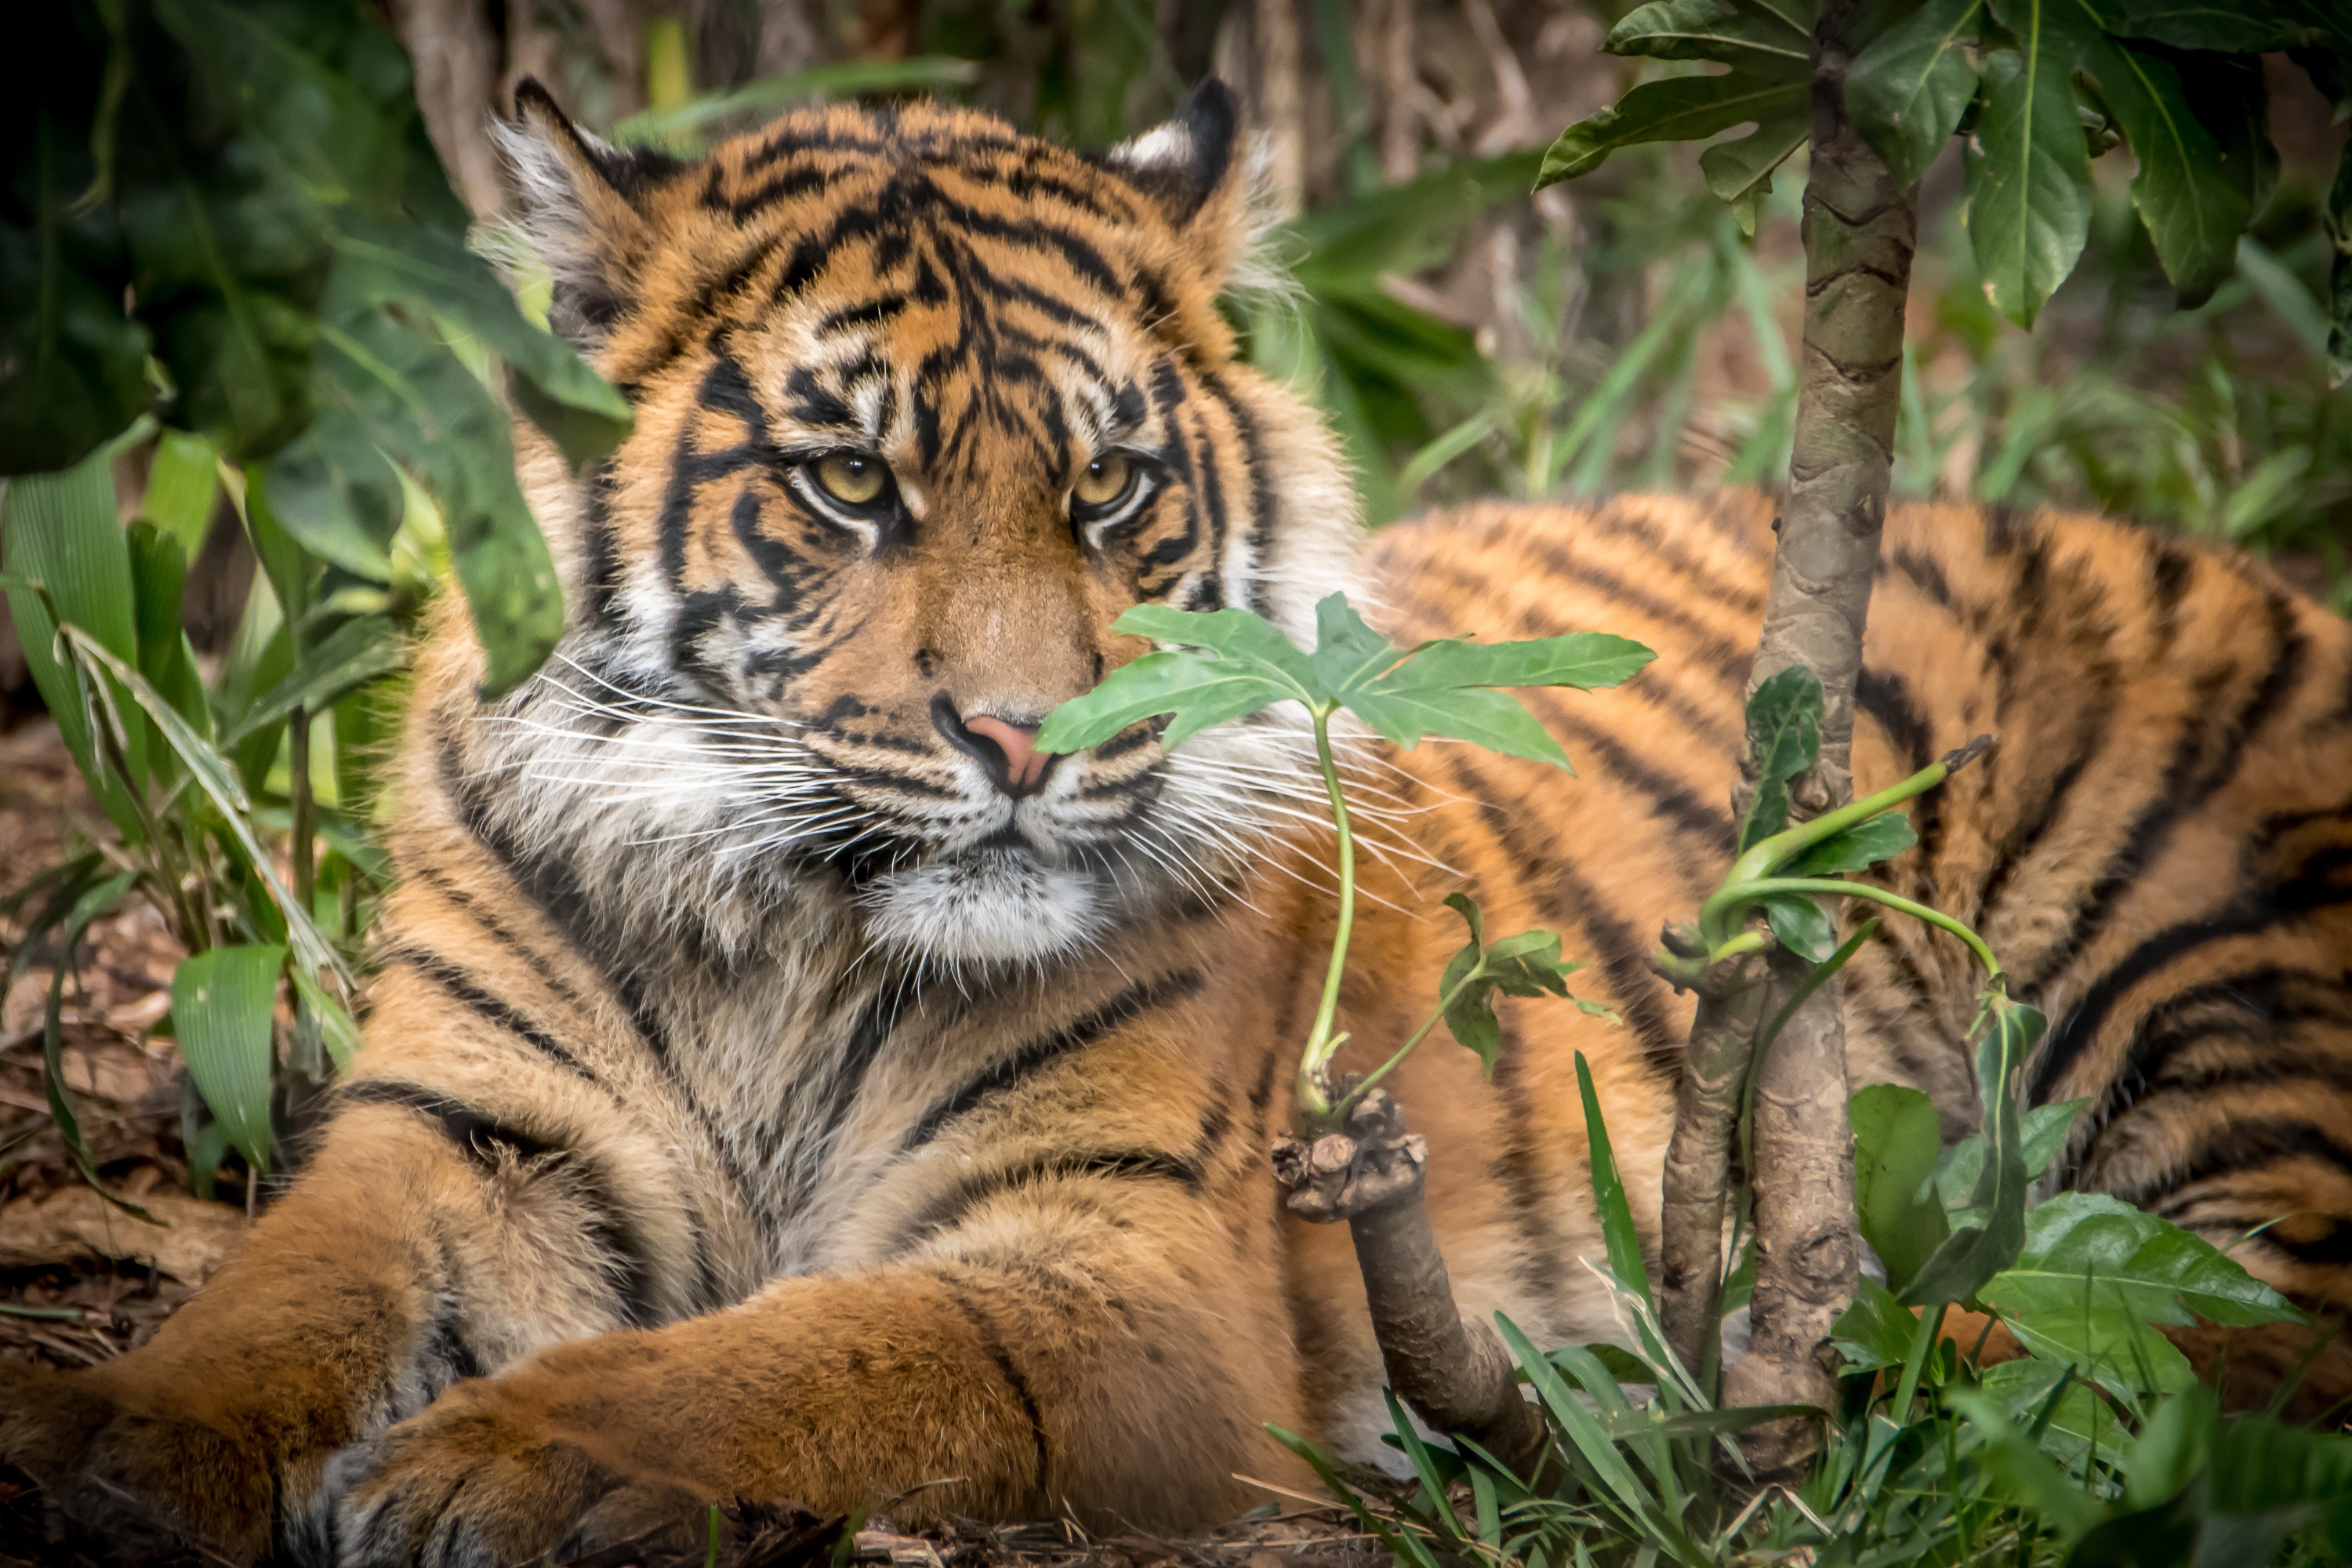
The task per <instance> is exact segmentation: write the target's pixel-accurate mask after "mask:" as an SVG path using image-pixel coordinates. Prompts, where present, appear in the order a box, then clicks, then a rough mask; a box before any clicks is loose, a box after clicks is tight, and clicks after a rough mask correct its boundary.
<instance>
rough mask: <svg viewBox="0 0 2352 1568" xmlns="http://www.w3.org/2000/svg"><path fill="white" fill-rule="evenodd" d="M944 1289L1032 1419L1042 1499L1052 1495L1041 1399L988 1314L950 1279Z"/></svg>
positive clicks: (1050, 1456) (1050, 1459)
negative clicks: (1040, 1406)
mask: <svg viewBox="0 0 2352 1568" xmlns="http://www.w3.org/2000/svg"><path fill="white" fill-rule="evenodd" d="M940 1289H942V1290H944V1291H946V1292H947V1298H948V1300H950V1301H953V1302H954V1303H955V1304H956V1310H958V1311H961V1313H962V1314H963V1315H964V1318H965V1320H966V1321H969V1322H970V1323H971V1331H972V1333H973V1335H974V1336H975V1337H977V1338H978V1339H979V1341H980V1348H981V1349H982V1351H984V1352H987V1355H988V1359H989V1360H990V1361H992V1362H993V1363H995V1365H996V1373H997V1375H998V1376H1000V1377H1002V1378H1003V1379H1004V1385H1005V1386H1006V1387H1007V1388H1010V1389H1011V1390H1012V1391H1013V1398H1015V1399H1017V1400H1019V1401H1020V1403H1021V1413H1022V1414H1023V1415H1025V1416H1027V1417H1028V1419H1029V1436H1030V1440H1031V1442H1032V1443H1034V1445H1035V1447H1036V1453H1037V1496H1038V1498H1039V1499H1040V1500H1044V1499H1045V1498H1047V1497H1048V1496H1050V1495H1051V1494H1050V1493H1049V1492H1048V1491H1047V1489H1046V1487H1047V1478H1048V1477H1049V1476H1051V1475H1052V1474H1053V1450H1052V1449H1051V1448H1050V1447H1048V1446H1047V1444H1046V1441H1045V1416H1044V1415H1042V1414H1041V1413H1040V1412H1039V1411H1038V1409H1037V1396H1036V1395H1035V1394H1032V1393H1031V1392H1030V1391H1029V1380H1028V1379H1027V1378H1026V1377H1024V1376H1023V1375H1022V1373H1021V1369H1020V1368H1019V1367H1018V1366H1016V1365H1015V1364H1013V1352H1010V1351H1008V1350H1006V1349H1005V1348H1004V1341H1003V1338H1002V1337H1001V1336H999V1335H998V1333H997V1331H996V1325H995V1324H994V1323H992V1322H991V1321H989V1319H988V1315H987V1314H986V1313H984V1312H982V1310H980V1308H979V1307H978V1306H977V1305H976V1304H974V1302H973V1301H972V1300H971V1297H969V1296H967V1295H965V1294H964V1293H963V1292H962V1291H961V1290H960V1289H957V1288H956V1287H955V1286H953V1285H950V1284H949V1283H948V1282H947V1281H946V1280H944V1279H942V1280H941V1281H940Z"/></svg>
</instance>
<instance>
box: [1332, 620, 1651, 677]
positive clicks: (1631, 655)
mask: <svg viewBox="0 0 2352 1568" xmlns="http://www.w3.org/2000/svg"><path fill="white" fill-rule="evenodd" d="M1657 657H1658V656H1657V654H1656V652H1655V651H1654V650H1653V649H1650V648H1647V647H1643V646H1642V645H1641V644H1640V643H1637V642H1634V641H1633V640H1632V639H1631V638H1628V637H1612V636H1611V635H1610V634H1609V633H1607V632H1570V633H1569V634H1568V635H1567V636H1565V637H1537V638H1534V639H1531V640H1529V641H1526V642H1496V643H1482V642H1470V641H1467V640H1465V639H1464V638H1461V637H1444V638H1441V639H1439V640H1438V641H1436V642H1432V643H1426V644H1424V645H1423V646H1422V647H1420V648H1418V649H1416V650H1415V651H1414V652H1413V653H1412V656H1411V658H1409V659H1408V660H1407V661H1406V662H1405V663H1404V664H1402V665H1401V666H1400V667H1398V668H1397V669H1396V670H1395V671H1394V672H1393V674H1392V675H1391V677H1389V678H1388V679H1383V680H1381V681H1380V682H1378V684H1379V685H1381V686H1382V687H1384V688H1385V687H1389V686H1391V685H1402V684H1412V685H1420V686H1445V687H1461V686H1492V687H1518V686H1568V687H1573V688H1575V689H1577V690H1579V691H1591V690H1596V689H1601V688H1603V687H1611V686H1622V685H1623V684H1624V683H1625V682H1626V681H1628V680H1631V679H1633V677H1634V676H1636V675H1638V674H1639V673H1641V670H1642V668H1643V666H1644V665H1646V664H1648V663H1649V662H1650V661H1651V660H1653V659H1654V658H1657ZM1334 689H1335V690H1337V688H1334Z"/></svg>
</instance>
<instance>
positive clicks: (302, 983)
mask: <svg viewBox="0 0 2352 1568" xmlns="http://www.w3.org/2000/svg"><path fill="white" fill-rule="evenodd" d="M287 973H288V975H289V978H291V979H292V980H293V982H294V990H295V994H297V995H299V997H300V998H301V999H302V1005H303V1006H305V1007H306V1008H308V1009H310V1013H311V1014H312V1016H315V1017H316V1018H317V1019H318V1020H319V1032H320V1038H321V1039H323V1040H324V1041H325V1042H326V1045H327V1056H328V1058H330V1059H331V1060H332V1061H333V1062H334V1064H335V1070H336V1071H337V1072H342V1071H344V1070H345V1069H347V1068H350V1066H351V1065H352V1058H353V1057H355V1056H357V1055H358V1054H359V1048H360V1026H359V1025H358V1024H357V1023H355V1022H354V1021H353V1020H352V1015H351V1013H350V1011H349V1009H347V1008H345V1007H344V1005H342V1003H341V1001H339V1000H338V999H337V998H336V996H335V994H334V993H333V992H331V991H330V990H328V989H327V987H326V985H325V984H323V983H322V982H321V981H320V979H319V977H318V976H317V975H316V974H314V973H311V972H310V971H309V970H307V969H305V968H303V967H302V966H301V965H300V964H299V963H297V964H294V965H292V966H291V967H290V968H289V970H288V972H287Z"/></svg>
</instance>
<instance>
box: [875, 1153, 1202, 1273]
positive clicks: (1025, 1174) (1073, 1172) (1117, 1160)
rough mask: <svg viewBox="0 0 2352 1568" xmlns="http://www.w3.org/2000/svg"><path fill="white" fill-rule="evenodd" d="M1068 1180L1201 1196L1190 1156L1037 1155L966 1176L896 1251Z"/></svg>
mask: <svg viewBox="0 0 2352 1568" xmlns="http://www.w3.org/2000/svg"><path fill="white" fill-rule="evenodd" d="M1069 1177H1098V1178H1101V1179H1104V1180H1108V1181H1126V1182H1173V1183H1175V1184H1177V1185H1179V1186H1181V1187H1183V1188H1185V1189H1186V1190H1188V1191H1191V1192H1199V1191H1200V1190H1201V1184H1202V1169H1201V1165H1200V1163H1199V1162H1198V1161H1196V1160H1194V1159H1193V1158H1192V1157H1191V1156H1188V1155H1181V1154H1171V1153H1167V1152H1164V1151H1161V1150H1159V1149H1080V1150H1063V1151H1059V1152H1054V1153H1048V1154H1038V1155H1034V1156H1032V1157H1031V1158H1029V1159H1026V1160H1018V1161H1015V1162H1013V1163H1012V1164H1009V1165H1004V1166H1001V1167H999V1168H998V1169H996V1170H993V1171H989V1172H985V1173H982V1174H980V1175H976V1176H967V1177H965V1178H964V1179H963V1180H962V1181H961V1182H958V1183H957V1184H955V1186H954V1187H952V1188H950V1190H949V1191H947V1192H946V1193H943V1194H940V1196H939V1197H937V1198H934V1199H933V1200H932V1201H931V1202H929V1203H928V1204H925V1205H923V1206H922V1208H920V1209H919V1210H918V1211H917V1212H916V1214H915V1215H914V1217H913V1218H912V1219H909V1220H908V1222H907V1223H906V1225H905V1226H902V1227H901V1228H900V1229H899V1232H898V1237H897V1238H896V1239H895V1241H894V1242H893V1243H892V1247H893V1250H894V1251H904V1250H905V1249H906V1248H908V1247H912V1246H914V1245H915V1244H916V1243H918V1242H920V1241H925V1240H928V1239H929V1238H930V1237H934V1236H937V1235H938V1234H939V1233H940V1232H941V1231H943V1230H952V1229H954V1228H955V1227H956V1226H958V1225H960V1224H961V1223H962V1221H963V1218H964V1216H965V1215H968V1214H970V1213H971V1211H972V1210H973V1209H975V1208H978V1207H979V1206H980V1205H982V1204H983V1203H986V1202H987V1201H988V1200H989V1199H991V1198H992V1197H996V1196H998V1195H1000V1194H1004V1193H1009V1192H1013V1191H1015V1190H1017V1189H1019V1188H1023V1187H1030V1186H1035V1185H1036V1184H1039V1183H1041V1182H1053V1181H1061V1180H1064V1179H1066V1178H1069Z"/></svg>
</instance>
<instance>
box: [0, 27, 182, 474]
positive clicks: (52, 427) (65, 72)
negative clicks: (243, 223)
mask: <svg viewBox="0 0 2352 1568" xmlns="http://www.w3.org/2000/svg"><path fill="white" fill-rule="evenodd" d="M11 22H12V28H11V37H10V40H9V48H10V52H11V53H12V54H13V55H15V56H16V58H17V59H19V60H21V61H23V62H25V64H26V67H27V68H26V69H22V70H19V71H15V72H12V73H11V74H10V77H9V90H8V91H7V92H5V94H0V149H5V153H0V157H5V163H0V168H5V171H6V174H5V179H0V474H23V473H37V472H42V471H46V470H49V469H57V468H68V467H70V466H71V465H73V464H74V463H76V462H78V461H79V460H80V458H82V457H83V456H84V455H86V454H87V453H88V452H89V449H90V448H91V447H94V446H96V445H97V444H98V443H99V442H100V441H103V440H106V439H107V438H108V437H111V436H113V435H115V434H116V433H118V432H119V431H121V430H122V429H123V428H124V427H125V426H128V425H129V424H130V423H131V421H132V420H133V419H135V418H137V417H138V416H139V414H140V411H141V410H142V409H144V408H145V407H146V406H147V403H148V396H149V393H148V386H147V376H146V371H145V363H146V357H147V350H148V335H147V332H146V331H145V329H143V328H142V326H140V324H139V323H138V322H137V321H132V320H131V319H129V318H128V317H127V316H126V315H125V314H124V311H123V307H122V293H121V287H120V284H119V281H118V280H119V279H121V277H122V275H123V273H124V271H125V265H124V261H123V257H122V241H121V232H120V230H119V229H118V227H117V226H116V224H115V221H114V214H113V212H112V211H111V210H110V208H108V207H107V206H105V205H103V204H96V205H92V204H85V203H82V202H80V201H79V199H78V198H79V196H80V195H81V194H82V193H83V192H84V191H85V190H87V189H89V187H90V185H91V184H92V181H93V180H94V178H95V177H96V175H97V169H96V166H95V164H94V163H93V160H92V158H91V147H90V137H89V131H88V127H89V123H90V121H91V120H92V119H93V118H94V117H95V115H96V113H97V108H98V102H99V99H100V92H101V90H102V89H101V85H100V78H101V75H102V62H103V61H104V59H105V58H106V44H105V42H104V35H103V31H102V28H101V26H100V19H99V16H98V14H97V11H96V8H95V7H85V6H74V5H40V6H29V7H26V9H25V10H24V11H23V12H21V13H19V14H17V15H16V16H13V17H12V18H11ZM35 62H37V64H36V63H35Z"/></svg>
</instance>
